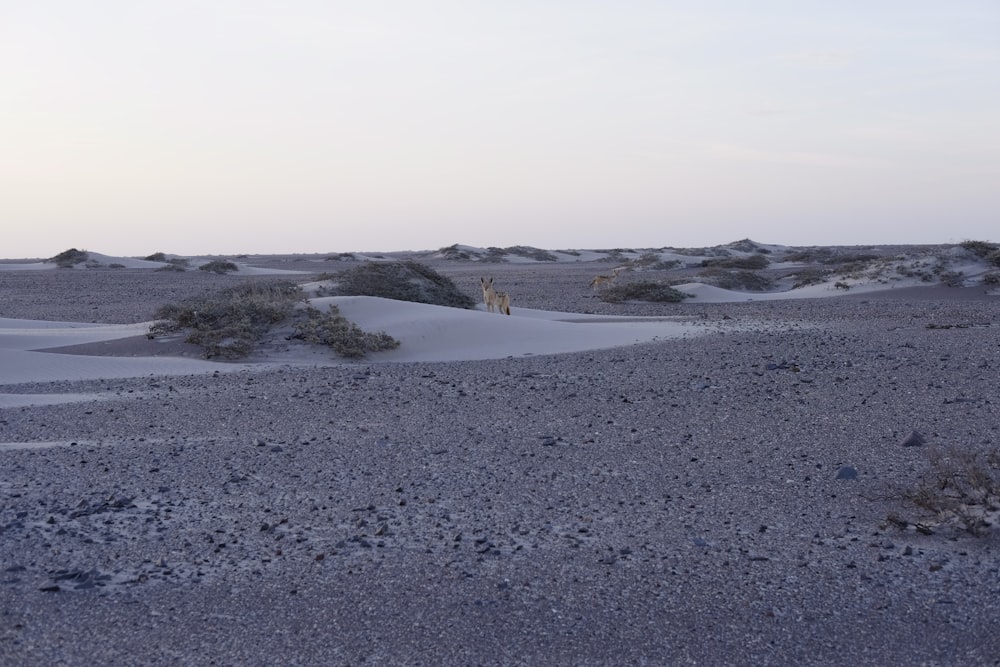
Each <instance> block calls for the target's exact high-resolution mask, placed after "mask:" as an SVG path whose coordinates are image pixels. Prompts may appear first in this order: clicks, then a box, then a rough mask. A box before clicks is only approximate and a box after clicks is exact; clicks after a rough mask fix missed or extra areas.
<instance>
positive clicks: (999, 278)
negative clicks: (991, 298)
mask: <svg viewBox="0 0 1000 667" xmlns="http://www.w3.org/2000/svg"><path fill="white" fill-rule="evenodd" d="M983 284H984V285H990V286H993V285H1000V271H990V272H989V273H987V274H985V275H984V276H983Z"/></svg>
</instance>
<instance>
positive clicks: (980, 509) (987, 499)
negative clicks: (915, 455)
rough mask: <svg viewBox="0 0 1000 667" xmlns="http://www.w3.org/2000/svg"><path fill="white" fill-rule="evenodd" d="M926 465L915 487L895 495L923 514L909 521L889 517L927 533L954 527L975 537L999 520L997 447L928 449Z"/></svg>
mask: <svg viewBox="0 0 1000 667" xmlns="http://www.w3.org/2000/svg"><path fill="white" fill-rule="evenodd" d="M927 456H928V463H929V467H928V470H927V472H926V473H925V475H924V476H923V478H922V479H921V480H920V482H919V483H918V484H917V486H916V487H915V488H913V489H910V490H903V491H900V492H898V493H896V494H893V495H898V496H900V497H902V499H903V500H904V501H905V502H906V503H907V504H909V505H911V506H913V507H915V508H916V509H918V510H920V511H921V512H923V513H924V514H925V515H926V518H925V519H923V520H917V521H909V520H906V519H903V518H901V517H900V516H899V515H897V514H892V515H890V516H889V520H890V521H891V522H892V523H894V524H896V525H899V526H901V527H905V528H909V527H913V528H916V529H917V530H918V531H920V532H923V533H926V534H930V533H933V532H935V530H936V529H937V528H939V527H941V526H955V527H958V528H960V529H961V530H963V531H964V532H967V533H969V534H971V535H975V536H977V537H978V536H983V535H985V534H986V533H988V532H989V530H990V529H991V527H992V526H993V525H994V523H995V522H996V521H997V520H1000V448H997V447H994V448H992V449H990V450H986V451H979V450H974V449H967V448H960V447H957V446H950V447H945V448H938V447H932V448H929V449H928V450H927Z"/></svg>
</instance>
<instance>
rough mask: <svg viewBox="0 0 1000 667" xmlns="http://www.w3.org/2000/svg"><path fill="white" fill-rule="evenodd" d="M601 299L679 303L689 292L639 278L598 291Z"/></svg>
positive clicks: (609, 300) (615, 301)
mask: <svg viewBox="0 0 1000 667" xmlns="http://www.w3.org/2000/svg"><path fill="white" fill-rule="evenodd" d="M600 297H601V301H606V302H608V303H622V302H624V301H655V302H660V303H679V302H681V301H683V300H684V299H687V298H690V297H691V295H690V294H686V293H684V292H681V291H680V290H677V289H674V288H673V287H671V286H670V285H665V284H663V283H658V282H653V281H650V280H640V281H636V282H631V283H624V284H620V285H612V286H611V287H608V288H607V289H605V290H602V291H601V293H600Z"/></svg>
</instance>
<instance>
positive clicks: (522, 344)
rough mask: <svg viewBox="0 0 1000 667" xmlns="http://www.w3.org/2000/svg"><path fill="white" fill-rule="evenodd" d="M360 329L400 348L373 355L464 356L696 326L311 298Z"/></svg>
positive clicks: (600, 343)
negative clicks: (382, 333)
mask: <svg viewBox="0 0 1000 667" xmlns="http://www.w3.org/2000/svg"><path fill="white" fill-rule="evenodd" d="M327 303H330V304H336V305H337V307H338V308H339V309H340V312H341V314H343V315H344V317H346V318H347V319H349V320H351V321H352V322H355V323H356V324H357V325H358V326H360V327H361V328H362V329H364V330H366V331H385V332H386V333H388V334H390V335H391V336H393V337H394V338H396V339H397V340H399V341H400V347H399V348H397V349H395V350H391V351H388V352H380V353H378V354H377V355H373V358H377V359H378V360H379V361H470V360H476V359H504V358H507V357H520V356H527V355H541V354H564V353H567V352H581V351H584V350H596V349H602V348H609V347H619V346H623V345H632V344H635V343H641V342H647V341H652V340H657V339H664V338H677V337H680V336H685V335H689V334H694V333H700V332H701V330H700V329H698V328H697V327H696V326H695V325H693V324H690V323H684V322H681V321H679V320H678V318H660V317H651V318H624V317H610V316H600V315H577V314H573V313H558V312H550V311H543V310H530V309H524V308H515V309H514V310H513V311H512V314H511V316H509V317H508V316H505V315H499V314H496V313H487V312H485V310H483V309H482V306H480V307H479V310H462V309H458V308H446V307H444V306H432V305H427V304H419V303H408V302H401V301H391V300H388V299H380V298H377V297H359V296H352V297H326V298H322V299H313V305H314V306H317V307H320V308H323V307H325V304H327Z"/></svg>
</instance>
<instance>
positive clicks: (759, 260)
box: [701, 255, 771, 271]
mask: <svg viewBox="0 0 1000 667" xmlns="http://www.w3.org/2000/svg"><path fill="white" fill-rule="evenodd" d="M770 263H771V262H770V260H768V258H767V257H764V255H748V256H746V257H718V258H712V259H705V260H702V262H701V265H702V266H705V267H716V268H720V269H746V270H748V271H759V270H760V269H766V268H767V267H768V265H770Z"/></svg>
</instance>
